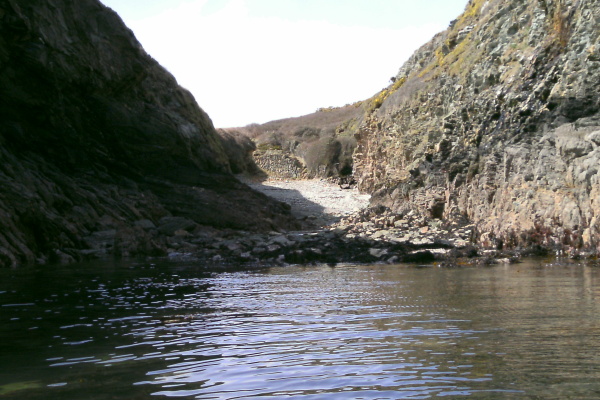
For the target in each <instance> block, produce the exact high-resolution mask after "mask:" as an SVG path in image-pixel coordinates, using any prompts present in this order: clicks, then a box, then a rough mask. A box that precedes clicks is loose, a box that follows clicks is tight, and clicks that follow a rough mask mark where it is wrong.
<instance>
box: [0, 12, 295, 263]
mask: <svg viewBox="0 0 600 400" xmlns="http://www.w3.org/2000/svg"><path fill="white" fill-rule="evenodd" d="M0 71H1V72H0V160H1V162H0V187H1V188H2V189H1V190H0V266H7V265H9V266H15V265H19V264H24V263H32V262H52V261H72V260H73V259H78V258H80V257H81V256H82V255H85V254H97V253H100V254H101V253H117V254H123V255H130V254H136V253H148V252H159V253H160V252H161V251H163V250H164V249H165V248H166V247H167V245H168V243H167V242H166V241H165V240H166V239H165V235H164V234H161V232H160V228H161V225H164V224H166V223H167V222H168V219H169V218H172V217H180V218H181V219H180V220H179V221H180V222H181V223H182V224H181V226H179V228H181V229H179V231H185V232H188V233H190V232H195V231H198V230H199V229H201V225H209V226H216V227H226V228H234V229H249V230H256V229H258V230H261V229H263V230H267V229H275V228H277V227H282V226H289V225H290V224H291V219H290V217H289V211H288V210H287V209H286V208H285V207H284V206H283V205H281V204H279V203H276V202H272V201H269V200H268V199H267V198H266V197H265V196H263V195H260V194H258V193H255V192H253V191H251V190H249V188H247V187H246V186H244V185H242V184H240V183H239V182H237V181H236V180H235V179H234V178H233V177H232V176H231V175H230V174H229V172H230V166H229V160H228V158H227V156H226V154H225V152H224V150H223V147H222V144H221V140H220V139H219V137H218V135H217V134H216V132H215V129H214V127H213V125H212V122H211V121H210V119H209V118H208V116H207V115H206V114H205V113H204V112H203V111H202V110H201V109H200V108H199V107H198V105H197V104H196V102H195V100H194V98H193V96H192V95H191V94H190V93H189V92H188V91H187V90H185V89H183V88H181V87H180V86H178V84H177V82H176V81H175V79H174V78H173V76H172V75H171V74H169V73H168V72H167V71H166V70H165V69H164V68H162V67H161V66H160V65H159V64H158V63H157V62H156V61H154V60H153V59H152V58H151V57H150V56H148V55H147V54H146V53H145V52H144V50H143V49H142V48H141V46H140V44H139V43H138V42H137V40H136V39H135V37H134V35H133V34H132V32H131V31H130V30H129V29H127V28H126V27H125V26H124V24H123V23H122V21H121V19H120V18H119V17H118V16H117V15H116V14H115V13H114V12H113V11H112V10H110V9H108V8H106V7H104V6H103V5H102V4H101V3H99V2H98V1H96V0H79V1H67V0H43V1H42V0H30V1H26V2H24V1H14V0H0ZM183 220H185V221H187V222H182V221H183ZM161 221H162V222H161ZM166 221H167V222H166ZM171 222H172V220H171ZM186 224H187V225H186ZM163 231H165V230H163ZM167 231H168V230H167ZM180 233H181V234H183V233H182V232H180Z"/></svg>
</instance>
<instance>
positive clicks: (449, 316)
mask: <svg viewBox="0 0 600 400" xmlns="http://www.w3.org/2000/svg"><path fill="white" fill-rule="evenodd" d="M151 395H153V397H155V398H160V397H183V398H197V399H243V398H257V397H261V398H273V399H280V398H285V399H295V398H298V399H427V398H433V397H441V396H444V397H450V398H482V399H483V398H485V399H490V398H491V399H494V398H498V399H500V398H502V399H504V398H516V399H562V398H572V399H596V398H600V269H598V268H597V267H596V268H594V267H587V266H580V265H563V266H557V265H541V264H539V263H535V262H531V263H526V264H519V265H514V266H502V267H494V268H468V269H453V270H444V269H437V268H423V269H419V268H412V267H406V266H387V265H386V266H338V267H335V268H330V267H326V266H323V267H309V268H303V267H287V268H273V269H264V270H259V271H253V272H219V273H209V272H206V271H205V270H203V269H202V268H201V266H182V265H162V266H156V265H137V266H123V265H119V266H115V265H112V266H111V265H90V266H85V267H84V266H79V267H78V268H62V269H55V270H41V271H30V270H28V271H0V398H8V399H46V398H60V399H82V398H85V399H145V398H149V397H150V396H151Z"/></svg>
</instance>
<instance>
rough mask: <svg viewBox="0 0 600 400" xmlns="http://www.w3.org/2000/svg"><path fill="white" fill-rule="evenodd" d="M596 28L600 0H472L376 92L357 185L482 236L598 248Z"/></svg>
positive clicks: (377, 198) (401, 208)
mask: <svg viewBox="0 0 600 400" xmlns="http://www.w3.org/2000/svg"><path fill="white" fill-rule="evenodd" d="M599 38H600V3H598V2H597V1H594V0H578V1H559V0H551V1H550V0H546V1H541V0H527V1H522V0H510V1H505V0H487V1H484V0H471V1H470V3H469V5H468V6H467V9H466V11H465V13H464V14H463V15H462V16H461V17H459V18H458V19H457V20H456V21H454V22H453V23H452V24H451V26H450V28H449V29H448V30H447V31H445V32H443V33H441V34H439V35H437V36H436V37H435V38H434V39H433V40H432V41H431V42H429V43H428V44H426V45H425V46H423V47H422V48H421V49H420V50H419V51H418V52H416V53H415V54H414V55H413V56H412V58H411V59H410V60H409V61H408V62H407V63H406V64H405V65H404V66H403V67H402V68H401V69H400V71H399V73H398V75H397V77H396V80H395V83H394V85H392V86H390V87H389V88H388V89H386V90H384V91H383V92H382V93H381V94H380V95H379V97H378V98H377V99H375V101H374V103H373V104H374V105H373V109H374V111H373V112H372V113H370V114H369V115H367V116H366V118H365V120H364V121H363V124H362V126H361V129H360V133H359V135H358V136H359V137H358V149H357V152H356V154H355V176H356V177H357V179H358V181H359V186H360V188H361V189H362V190H365V191H368V192H372V193H373V199H374V203H375V204H380V205H385V206H387V207H389V208H390V209H391V210H392V211H394V212H395V213H399V214H406V213H407V212H408V211H411V210H412V211H414V212H415V213H421V214H423V215H428V216H429V215H432V214H436V215H438V216H439V217H440V218H443V219H446V220H452V219H458V218H464V217H466V218H467V219H469V220H470V221H472V222H473V223H474V224H475V234H474V236H473V238H474V240H475V241H476V242H478V243H479V244H482V245H485V246H490V247H494V248H502V247H506V246H511V247H518V246H536V245H543V246H548V247H557V248H560V249H561V250H565V251H574V252H577V251H580V250H582V251H598V250H600V249H599V247H598V246H599V245H600V175H599V174H598V168H599V165H600V147H599V140H598V137H599V134H598V132H599V131H600V114H599V110H600V87H599V85H600V39H599Z"/></svg>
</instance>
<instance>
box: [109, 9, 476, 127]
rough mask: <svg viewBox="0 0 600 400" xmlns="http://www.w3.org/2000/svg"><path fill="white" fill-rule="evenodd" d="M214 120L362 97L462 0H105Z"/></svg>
mask: <svg viewBox="0 0 600 400" xmlns="http://www.w3.org/2000/svg"><path fill="white" fill-rule="evenodd" d="M101 1H102V2H103V3H104V4H105V5H107V6H109V7H111V8H112V9H113V10H115V11H116V12H117V13H119V15H120V16H121V17H122V18H123V20H124V21H125V23H126V24H127V26H129V28H131V29H132V30H133V31H134V33H135V35H136V37H137V38H138V40H139V41H140V42H141V43H142V45H143V46H144V48H145V49H146V51H147V52H148V53H149V54H150V55H152V56H153V57H154V58H155V59H156V60H158V62H160V63H161V64H162V65H163V66H164V67H166V68H167V69H168V70H169V71H170V72H171V73H172V74H173V75H175V77H176V78H177V80H178V82H179V83H180V84H181V85H182V86H184V87H185V88H187V89H189V90H190V91H191V92H192V93H193V95H194V97H195V98H196V100H197V101H198V104H200V106H201V107H202V108H203V109H204V110H205V111H206V112H207V113H208V114H209V115H210V117H211V119H212V120H213V123H214V124H215V126H216V127H233V126H245V125H247V124H250V123H254V122H256V123H263V122H267V121H271V120H275V119H280V118H287V117H295V116H299V115H304V114H309V113H312V112H314V111H315V110H316V109H317V108H319V107H329V106H342V105H344V104H347V103H353V102H355V101H358V100H364V99H367V98H369V97H371V96H372V95H374V94H375V93H377V92H378V91H379V90H381V89H382V88H384V87H385V86H387V85H388V84H389V79H390V77H392V76H395V75H396V73H397V72H398V69H399V68H400V67H401V66H402V64H403V63H404V61H406V59H408V57H410V55H411V54H412V53H413V52H414V51H415V50H416V49H417V48H419V47H420V46H421V45H423V44H424V43H425V42H427V41H428V40H429V39H431V37H433V35H434V34H436V33H438V32H440V31H442V30H444V29H445V28H446V27H447V26H448V24H449V23H450V21H451V20H453V19H455V18H456V17H458V16H459V15H460V14H461V13H462V11H463V10H464V8H465V6H466V4H467V0H101Z"/></svg>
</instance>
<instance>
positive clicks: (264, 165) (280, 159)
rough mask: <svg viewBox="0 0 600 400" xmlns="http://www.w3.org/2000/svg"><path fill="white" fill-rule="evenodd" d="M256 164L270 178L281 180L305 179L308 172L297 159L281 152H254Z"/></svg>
mask: <svg viewBox="0 0 600 400" xmlns="http://www.w3.org/2000/svg"><path fill="white" fill-rule="evenodd" d="M254 160H255V162H256V164H257V165H258V166H259V167H260V168H261V169H262V170H263V171H265V172H266V173H267V174H268V175H269V176H270V177H273V178H280V179H304V178H306V177H307V176H308V171H307V170H306V167H305V166H304V164H303V163H302V162H301V161H300V160H299V159H298V158H296V157H294V156H292V155H290V154H287V153H284V152H283V151H281V150H259V151H255V152H254Z"/></svg>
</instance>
